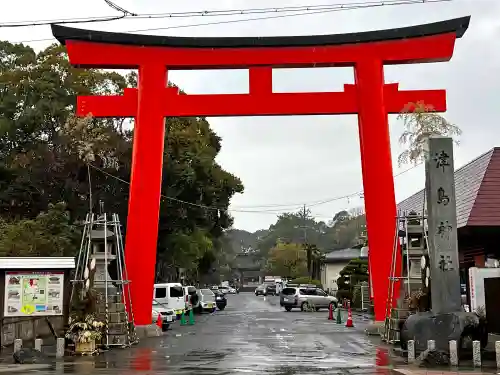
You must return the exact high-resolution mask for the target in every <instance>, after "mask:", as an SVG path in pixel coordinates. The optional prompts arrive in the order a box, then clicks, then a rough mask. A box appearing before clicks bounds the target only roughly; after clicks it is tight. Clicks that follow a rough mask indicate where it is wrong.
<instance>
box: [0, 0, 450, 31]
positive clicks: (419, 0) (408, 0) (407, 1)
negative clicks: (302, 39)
mask: <svg viewBox="0 0 500 375" xmlns="http://www.w3.org/2000/svg"><path fill="white" fill-rule="evenodd" d="M104 1H105V3H106V4H107V5H109V6H110V7H111V8H112V9H114V10H117V11H119V12H121V13H122V15H121V16H120V17H116V16H94V17H85V18H80V17H77V18H60V19H48V20H47V19H45V20H30V21H7V22H2V23H0V27H3V28H6V27H33V26H46V25H50V24H53V23H58V24H71V23H90V22H107V21H114V20H118V19H135V20H140V19H162V18H194V17H223V16H235V15H236V16H242V15H250V14H266V13H283V12H303V11H307V12H313V11H321V10H323V11H328V10H350V9H359V8H372V7H380V6H391V5H412V4H424V3H441V2H445V1H447V2H449V1H454V0H385V1H363V2H356V3H336V4H321V5H318V4H316V5H296V6H281V7H266V8H243V9H226V10H198V11H183V12H168V13H166V12H164V13H144V14H138V13H132V12H129V11H128V10H126V9H123V8H121V7H120V6H118V5H116V4H114V3H112V2H111V1H109V0H104Z"/></svg>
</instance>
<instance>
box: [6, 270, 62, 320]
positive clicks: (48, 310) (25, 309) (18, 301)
mask: <svg viewBox="0 0 500 375" xmlns="http://www.w3.org/2000/svg"><path fill="white" fill-rule="evenodd" d="M63 290H64V272H27V271H20V272H6V274H5V299H4V317H10V316H50V315H62V313H63Z"/></svg>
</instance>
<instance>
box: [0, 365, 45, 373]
mask: <svg viewBox="0 0 500 375" xmlns="http://www.w3.org/2000/svg"><path fill="white" fill-rule="evenodd" d="M50 367H52V365H49V364H32V365H28V364H26V365H24V364H23V365H21V364H19V365H16V364H12V365H0V373H4V372H20V371H23V372H27V371H33V370H45V369H48V368H50Z"/></svg>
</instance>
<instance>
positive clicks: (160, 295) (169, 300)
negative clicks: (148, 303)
mask: <svg viewBox="0 0 500 375" xmlns="http://www.w3.org/2000/svg"><path fill="white" fill-rule="evenodd" d="M153 300H154V301H156V302H158V303H159V304H161V305H164V306H166V307H168V308H169V309H172V310H174V312H175V314H176V315H180V314H182V313H183V312H185V309H186V304H185V302H184V289H183V288H182V284H181V283H165V284H155V285H154V293H153Z"/></svg>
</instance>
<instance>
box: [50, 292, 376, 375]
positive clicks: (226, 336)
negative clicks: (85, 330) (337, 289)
mask: <svg viewBox="0 0 500 375" xmlns="http://www.w3.org/2000/svg"><path fill="white" fill-rule="evenodd" d="M327 318H328V311H327V310H321V311H320V312H310V313H308V312H300V311H299V310H294V311H292V312H285V311H284V310H283V309H282V308H281V307H280V306H279V299H278V297H266V298H265V297H256V296H255V295H253V294H252V293H241V294H239V295H230V296H228V306H227V308H226V309H225V310H224V311H217V312H216V313H214V314H213V315H212V314H204V315H201V316H196V324H195V325H194V326H180V324H178V322H177V323H175V324H174V325H173V327H172V329H171V330H169V331H168V332H167V333H166V334H165V335H164V336H163V337H160V338H152V339H148V340H143V341H142V342H141V343H140V344H139V345H137V346H135V347H133V348H130V349H115V350H113V351H110V352H108V353H105V354H103V355H100V356H97V357H87V358H76V359H74V360H73V362H71V363H68V362H66V363H65V364H64V365H63V364H59V365H58V366H57V368H56V369H55V371H54V370H51V371H47V370H46V371H42V372H47V373H52V374H53V373H54V372H55V373H79V374H82V373H89V374H90V373H91V374H120V375H125V374H134V373H138V372H141V373H149V374H169V375H171V374H172V375H173V374H175V375H177V374H186V375H187V374H193V375H194V374H196V375H205V374H214V375H215V374H216V375H226V374H242V373H248V374H313V373H314V374H318V373H324V374H344V375H345V374H353V375H354V374H368V373H370V374H371V373H376V372H380V371H377V369H376V368H375V355H376V351H377V347H376V346H375V345H374V344H372V343H371V342H370V338H369V337H367V336H365V334H364V327H365V326H366V325H367V324H368V322H369V321H368V320H367V319H363V318H362V317H361V316H357V315H355V316H354V324H355V327H354V328H346V327H345V326H344V324H342V325H338V324H335V322H334V321H333V322H332V321H328V319H327ZM343 321H344V322H345V317H344V319H343Z"/></svg>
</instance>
